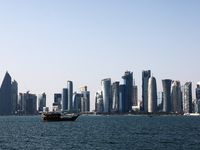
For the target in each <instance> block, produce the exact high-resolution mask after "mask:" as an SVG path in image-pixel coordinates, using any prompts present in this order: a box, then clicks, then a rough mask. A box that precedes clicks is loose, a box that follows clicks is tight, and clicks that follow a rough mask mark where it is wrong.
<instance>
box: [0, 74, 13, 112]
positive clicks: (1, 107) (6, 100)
mask: <svg viewBox="0 0 200 150" xmlns="http://www.w3.org/2000/svg"><path fill="white" fill-rule="evenodd" d="M0 114H6V115H9V114H11V76H10V74H9V73H8V72H6V74H5V77H4V79H3V82H2V84H1V89H0Z"/></svg>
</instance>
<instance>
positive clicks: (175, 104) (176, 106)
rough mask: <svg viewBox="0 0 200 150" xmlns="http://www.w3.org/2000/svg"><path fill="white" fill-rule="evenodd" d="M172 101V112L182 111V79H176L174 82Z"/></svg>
mask: <svg viewBox="0 0 200 150" xmlns="http://www.w3.org/2000/svg"><path fill="white" fill-rule="evenodd" d="M171 99H172V103H171V111H172V112H177V113H180V112H181V84H180V81H178V80H175V81H173V83H172V98H171Z"/></svg>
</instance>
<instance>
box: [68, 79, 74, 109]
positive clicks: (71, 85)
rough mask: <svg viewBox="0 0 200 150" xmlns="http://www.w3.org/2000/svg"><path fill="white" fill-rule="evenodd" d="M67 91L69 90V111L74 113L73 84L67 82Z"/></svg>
mask: <svg viewBox="0 0 200 150" xmlns="http://www.w3.org/2000/svg"><path fill="white" fill-rule="evenodd" d="M67 89H68V111H69V112H71V111H72V97H73V82H72V81H67Z"/></svg>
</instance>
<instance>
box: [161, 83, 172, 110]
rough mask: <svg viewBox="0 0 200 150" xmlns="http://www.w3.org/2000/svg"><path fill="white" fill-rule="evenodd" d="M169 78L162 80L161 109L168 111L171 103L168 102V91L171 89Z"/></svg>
mask: <svg viewBox="0 0 200 150" xmlns="http://www.w3.org/2000/svg"><path fill="white" fill-rule="evenodd" d="M171 82H172V80H171V79H164V80H162V85H163V111H164V112H170V110H171V108H170V107H171V104H170V91H171Z"/></svg>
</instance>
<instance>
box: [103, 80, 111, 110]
mask: <svg viewBox="0 0 200 150" xmlns="http://www.w3.org/2000/svg"><path fill="white" fill-rule="evenodd" d="M110 84H111V79H110V78H106V79H103V80H102V81H101V87H102V94H103V105H104V112H110V110H109V106H110V90H111V89H110Z"/></svg>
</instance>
